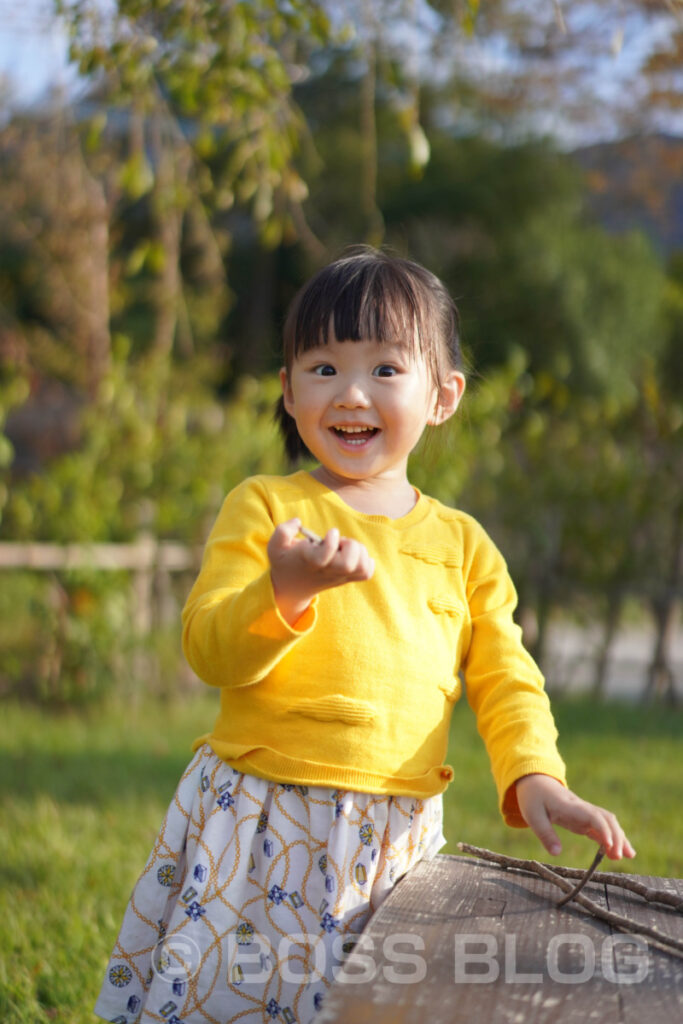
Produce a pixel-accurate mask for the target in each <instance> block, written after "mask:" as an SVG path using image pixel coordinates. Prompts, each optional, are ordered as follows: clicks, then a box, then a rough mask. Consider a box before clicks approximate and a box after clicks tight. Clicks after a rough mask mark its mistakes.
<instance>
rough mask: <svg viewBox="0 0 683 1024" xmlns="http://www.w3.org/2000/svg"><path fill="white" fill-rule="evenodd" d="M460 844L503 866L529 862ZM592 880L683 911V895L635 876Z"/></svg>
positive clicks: (577, 872)
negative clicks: (650, 884)
mask: <svg viewBox="0 0 683 1024" xmlns="http://www.w3.org/2000/svg"><path fill="white" fill-rule="evenodd" d="M459 846H460V849H462V850H464V851H465V852H466V853H472V854H474V855H475V856H480V857H482V858H483V859H484V860H494V857H495V858H500V859H499V860H496V861H495V863H497V864H501V865H502V867H511V868H519V870H520V871H523V870H524V869H525V867H526V865H527V864H528V863H529V862H528V861H525V860H517V859H516V858H515V857H506V856H505V855H504V854H501V853H497V854H495V855H494V854H493V851H492V850H484V849H482V848H481V847H480V846H471V845H470V844H469V843H460V844H459ZM545 866H546V867H548V868H550V869H551V870H552V871H554V872H555V874H556V875H560V876H561V877H562V878H583V876H584V874H585V872H584V871H582V870H581V868H567V867H564V866H563V865H560V864H546V865H545ZM591 880H592V881H593V882H599V883H600V884H601V885H614V886H618V887H619V888H621V889H628V891H629V892H634V893H635V894H636V895H637V896H640V897H641V898H642V899H644V900H647V902H648V903H663V904H664V905H665V906H666V907H670V908H671V909H672V910H677V911H678V912H679V913H680V912H681V911H683V896H679V895H678V894H677V893H675V892H668V891H667V890H666V889H654V888H652V886H649V885H645V883H644V882H638V881H636V879H635V878H630V877H629V876H628V875H621V874H618V873H617V872H616V871H596V872H595V874H594V875H593V876H592V879H591Z"/></svg>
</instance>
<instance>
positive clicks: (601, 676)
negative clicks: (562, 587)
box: [593, 590, 624, 700]
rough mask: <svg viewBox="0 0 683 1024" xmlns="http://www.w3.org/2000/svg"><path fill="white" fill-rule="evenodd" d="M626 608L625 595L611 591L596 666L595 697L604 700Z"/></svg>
mask: <svg viewBox="0 0 683 1024" xmlns="http://www.w3.org/2000/svg"><path fill="white" fill-rule="evenodd" d="M623 606H624V595H623V593H622V592H621V591H620V590H617V591H610V592H609V593H608V595H607V614H606V616H605V631H604V633H603V637H602V645H601V647H600V651H599V653H598V659H597V662H596V664H595V682H594V683H593V696H594V697H596V698H598V699H600V700H602V699H603V698H604V696H605V688H606V685H607V669H608V666H609V659H610V654H611V651H612V644H613V643H614V637H615V636H616V633H617V629H618V628H619V621H620V619H621V611H622V608H623Z"/></svg>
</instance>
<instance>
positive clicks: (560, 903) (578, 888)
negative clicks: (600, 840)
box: [557, 846, 605, 907]
mask: <svg viewBox="0 0 683 1024" xmlns="http://www.w3.org/2000/svg"><path fill="white" fill-rule="evenodd" d="M604 856H605V851H604V850H603V848H602V846H601V847H599V849H598V852H597V853H596V854H595V857H594V858H593V862H592V864H591V866H590V867H589V868H588V870H587V871H586V872H585V873H584V875H583V877H582V878H580V879H579V881H578V882H577V883H576V885H575V886H574V888H573V889H572V890H571V891H570V892H568V893H567V894H566V895H565V896H563V897H562V899H561V900H558V901H557V905H558V907H563V906H564V905H565V903H569V901H570V900H573V899H574V897H575V896H578V894H579V893H580V892H581V890H582V889H583V887H584V885H585V884H586V882H589V881H590V879H591V878H592V876H593V875H594V874H595V869H596V868H597V866H598V864H599V863H600V861H601V860H602V858H603V857H604Z"/></svg>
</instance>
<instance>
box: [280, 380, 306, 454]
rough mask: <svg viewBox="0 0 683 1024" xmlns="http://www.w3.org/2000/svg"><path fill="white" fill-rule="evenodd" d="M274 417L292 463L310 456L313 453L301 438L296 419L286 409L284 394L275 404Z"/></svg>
mask: <svg viewBox="0 0 683 1024" xmlns="http://www.w3.org/2000/svg"><path fill="white" fill-rule="evenodd" d="M273 419H274V420H275V423H276V424H277V426H278V429H279V431H280V436H281V437H282V441H283V444H284V446H285V453H286V455H287V458H288V460H289V462H290V463H292V464H295V463H297V462H299V460H300V459H305V458H309V457H310V456H311V453H310V452H309V450H308V448H307V447H306V445H305V444H304V443H303V441H302V440H301V437H300V435H299V431H298V430H297V429H296V421H295V419H294V417H293V416H290V415H289V413H288V412H287V410H286V409H285V400H284V397H283V396H282V395H280V397H279V398H278V400H277V402H276V404H275V412H274V414H273Z"/></svg>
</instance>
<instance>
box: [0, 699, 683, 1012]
mask: <svg viewBox="0 0 683 1024" xmlns="http://www.w3.org/2000/svg"><path fill="white" fill-rule="evenodd" d="M215 709H216V694H215V693H212V692H211V691H207V692H206V693H204V692H201V693H200V694H197V695H193V696H192V697H191V698H190V699H187V700H184V701H182V702H180V701H176V702H173V703H166V704H163V703H160V702H158V701H157V702H152V701H150V700H144V699H140V700H139V701H138V702H136V703H135V704H133V705H132V706H129V707H128V708H123V707H116V706H109V707H107V708H101V709H99V710H90V711H89V712H87V713H83V712H81V713H79V714H62V715H59V716H54V715H53V716H50V715H47V714H46V713H44V712H40V711H38V710H36V709H34V708H27V707H21V706H19V705H16V704H9V705H7V706H5V707H4V708H3V713H2V716H1V719H0V750H2V754H1V755H0V768H1V770H0V780H1V786H2V789H1V792H2V808H1V813H2V829H1V830H0V864H2V876H1V877H2V880H3V888H2V891H1V892H0V922H1V923H0V1021H2V1024H46V1022H57V1024H83V1022H93V1021H94V1019H95V1018H94V1017H93V1015H92V1012H91V1007H92V1005H93V1002H94V1000H95V998H96V995H97V992H98V991H99V986H100V981H101V977H102V975H103V972H104V968H105V965H106V962H107V959H108V956H109V952H110V950H111V947H112V945H113V942H114V940H115V938H116V933H117V930H118V927H119V924H120V920H121V917H122V914H123V911H124V908H125V905H126V902H127V900H128V896H129V894H130V891H131V889H132V887H133V884H134V882H135V879H136V877H137V874H138V873H139V871H140V870H141V869H142V867H143V865H144V862H145V860H146V858H147V855H148V853H149V850H150V847H151V844H152V842H153V840H154V837H155V835H156V831H157V829H158V827H159V825H160V823H161V819H162V817H163V815H164V812H165V810H166V806H167V804H168V802H169V800H170V799H171V797H172V795H173V792H174V790H175V786H176V784H177V781H178V779H179V778H180V775H181V773H182V770H183V768H184V767H185V765H186V763H187V761H188V760H189V758H190V743H191V740H192V739H193V738H194V737H195V736H196V735H198V734H200V733H201V732H204V731H206V729H207V728H209V727H210V724H211V722H212V720H213V716H214V713H215ZM555 713H556V717H557V720H558V725H559V728H560V745H561V750H562V753H563V755H564V757H565V759H566V761H567V762H568V765H569V769H570V783H571V785H572V787H573V788H574V789H575V790H576V791H577V792H578V793H580V794H581V795H582V796H585V797H586V798H587V799H590V800H593V801H594V802H596V803H599V804H602V805H603V806H608V807H610V808H611V809H612V810H614V811H615V812H616V813H617V814H618V816H619V818H620V820H621V821H622V823H623V825H624V826H625V828H626V830H627V832H628V834H629V835H630V837H631V839H632V841H633V843H634V845H635V846H636V849H637V850H638V858H637V860H636V861H635V862H625V863H624V864H623V865H622V866H623V867H624V868H625V869H628V870H633V871H637V872H639V873H641V874H647V875H650V874H654V875H671V876H680V874H681V853H680V851H681V849H683V822H682V821H681V816H680V783H679V781H678V780H679V777H680V763H681V754H682V753H683V738H682V730H681V725H682V724H683V713H681V712H680V711H679V712H676V713H674V712H672V711H670V710H665V709H661V708H651V709H646V710H644V709H642V708H634V707H628V706H623V705H616V704H608V705H604V706H596V705H593V704H590V703H587V702H572V703H557V704H556V706H555ZM449 762H450V763H451V764H453V765H454V767H455V769H456V780H455V782H454V783H453V784H452V785H451V787H450V788H449V790H448V791H447V794H446V800H445V806H446V834H447V836H448V837H449V845H448V847H447V850H446V852H457V850H456V845H455V844H456V843H457V842H458V841H459V840H464V841H466V842H472V843H475V844H477V845H482V846H489V847H491V848H494V849H497V850H505V851H507V852H509V853H511V854H512V855H515V856H528V855H533V856H538V855H539V854H541V853H542V851H541V849H540V847H539V845H538V843H537V842H536V840H535V839H534V837H533V836H531V835H530V834H529V832H528V830H517V829H509V828H506V826H505V825H503V823H502V821H501V820H500V818H499V816H498V812H497V810H496V797H495V791H494V787H493V783H492V781H491V777H490V773H489V768H488V762H487V760H486V755H485V754H484V752H483V748H482V744H481V742H480V740H479V738H478V736H477V734H476V729H475V726H474V721H473V717H472V715H471V713H470V712H469V710H468V708H467V706H466V705H465V704H464V703H461V704H460V705H458V706H457V707H456V709H455V717H454V725H453V733H452V745H451V751H450V756H449ZM563 841H565V848H564V852H563V854H562V856H561V857H560V860H561V862H562V863H566V864H575V865H581V866H584V865H585V866H587V864H588V862H589V860H590V858H591V855H592V849H593V847H592V844H590V843H589V842H588V841H587V840H585V839H581V838H578V837H570V836H569V835H568V834H567V833H563Z"/></svg>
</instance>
